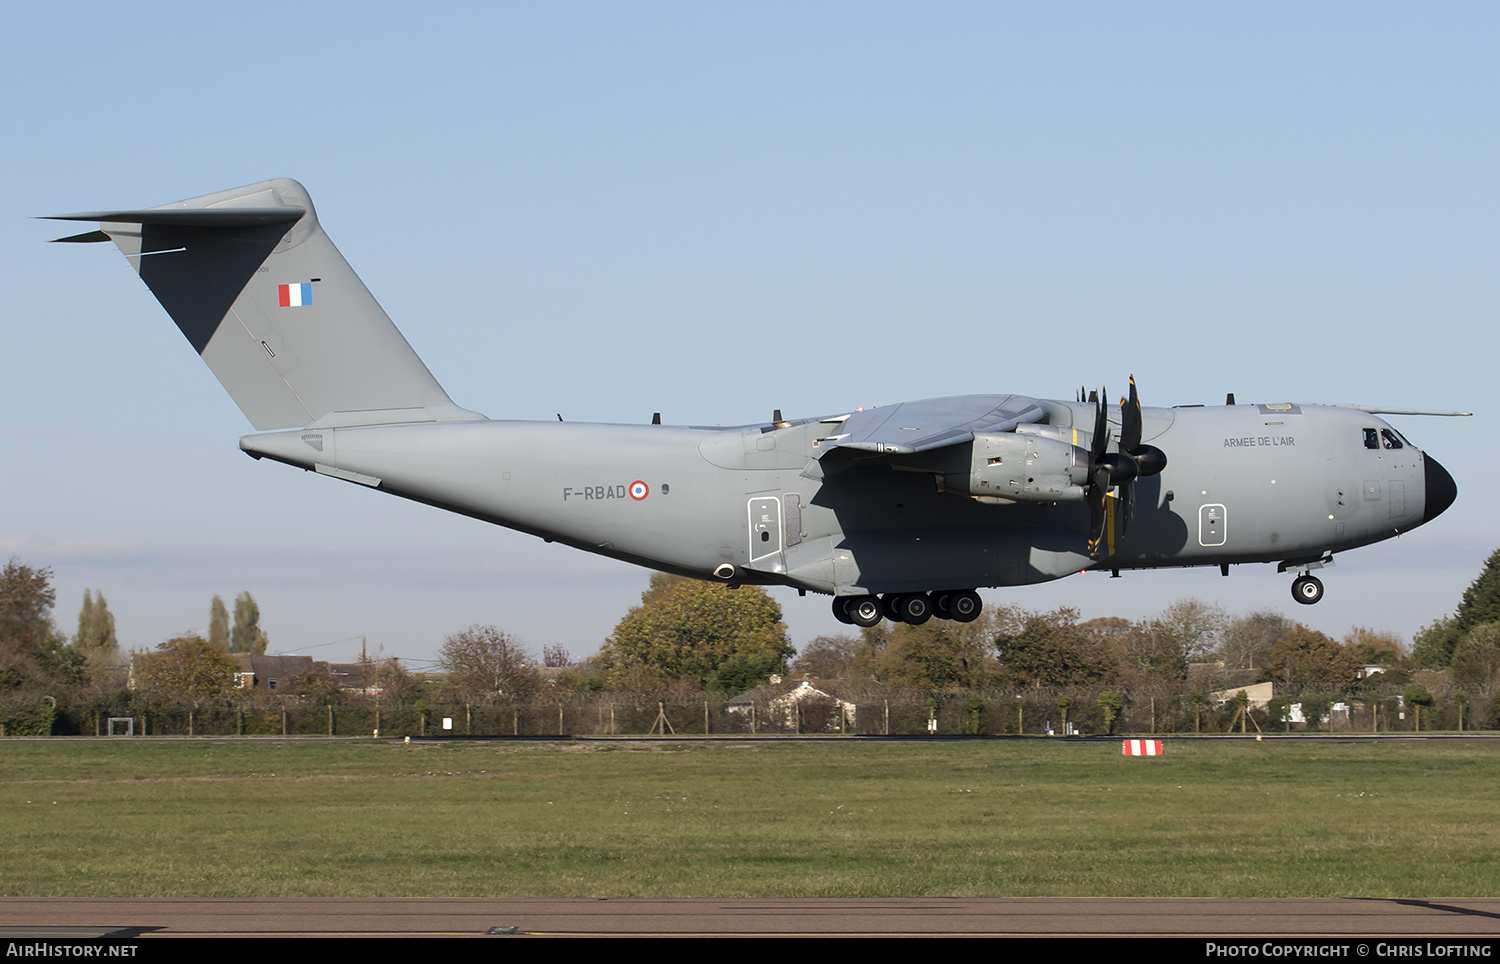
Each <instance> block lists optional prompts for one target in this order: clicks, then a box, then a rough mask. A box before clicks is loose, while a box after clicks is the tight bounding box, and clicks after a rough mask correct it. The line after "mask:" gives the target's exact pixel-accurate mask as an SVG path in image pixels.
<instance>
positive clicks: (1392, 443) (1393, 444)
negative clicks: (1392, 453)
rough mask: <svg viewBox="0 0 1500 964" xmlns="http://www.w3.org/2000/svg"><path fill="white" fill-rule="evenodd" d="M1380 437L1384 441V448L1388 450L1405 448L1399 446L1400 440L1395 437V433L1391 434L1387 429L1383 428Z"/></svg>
mask: <svg viewBox="0 0 1500 964" xmlns="http://www.w3.org/2000/svg"><path fill="white" fill-rule="evenodd" d="M1380 437H1381V438H1383V439H1385V447H1386V448H1388V449H1399V448H1405V446H1403V445H1402V444H1401V439H1399V438H1397V437H1396V433H1395V432H1392V431H1391V430H1390V429H1388V428H1383V429H1381V430H1380Z"/></svg>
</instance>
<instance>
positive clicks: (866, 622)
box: [846, 596, 885, 628]
mask: <svg viewBox="0 0 1500 964" xmlns="http://www.w3.org/2000/svg"><path fill="white" fill-rule="evenodd" d="M846 612H848V614H849V621H850V622H852V623H854V625H856V626H863V627H866V628H868V627H870V626H878V625H879V624H880V620H881V619H883V618H885V613H883V612H882V611H881V606H880V600H879V599H876V598H875V597H874V596H855V597H854V598H853V599H851V600H849V608H848V609H847V610H846Z"/></svg>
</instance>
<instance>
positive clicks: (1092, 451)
mask: <svg viewBox="0 0 1500 964" xmlns="http://www.w3.org/2000/svg"><path fill="white" fill-rule="evenodd" d="M1089 396H1090V400H1091V401H1093V403H1094V438H1093V440H1092V441H1091V442H1089V471H1090V472H1092V471H1093V470H1094V466H1095V465H1097V464H1098V462H1099V459H1100V457H1102V456H1103V455H1104V450H1105V449H1106V448H1108V447H1109V416H1108V415H1107V414H1105V412H1104V403H1103V402H1101V401H1099V395H1098V393H1097V392H1089Z"/></svg>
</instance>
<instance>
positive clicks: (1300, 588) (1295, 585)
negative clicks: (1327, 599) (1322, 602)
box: [1292, 576, 1323, 606]
mask: <svg viewBox="0 0 1500 964" xmlns="http://www.w3.org/2000/svg"><path fill="white" fill-rule="evenodd" d="M1292 598H1293V599H1295V600H1297V601H1298V602H1299V603H1301V604H1302V605H1304V606H1311V605H1312V604H1313V603H1315V602H1317V601H1318V600H1319V599H1322V598H1323V582H1322V580H1320V579H1319V578H1318V577H1317V576H1298V577H1297V578H1296V579H1295V580H1293V582H1292Z"/></svg>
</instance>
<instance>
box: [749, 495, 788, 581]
mask: <svg viewBox="0 0 1500 964" xmlns="http://www.w3.org/2000/svg"><path fill="white" fill-rule="evenodd" d="M779 552H781V500H780V499H778V498H775V497H774V496H772V497H768V498H754V499H751V500H750V564H751V565H754V564H755V563H756V562H757V561H758V560H761V559H764V558H766V557H767V556H774V555H776V554H777V553H779Z"/></svg>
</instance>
